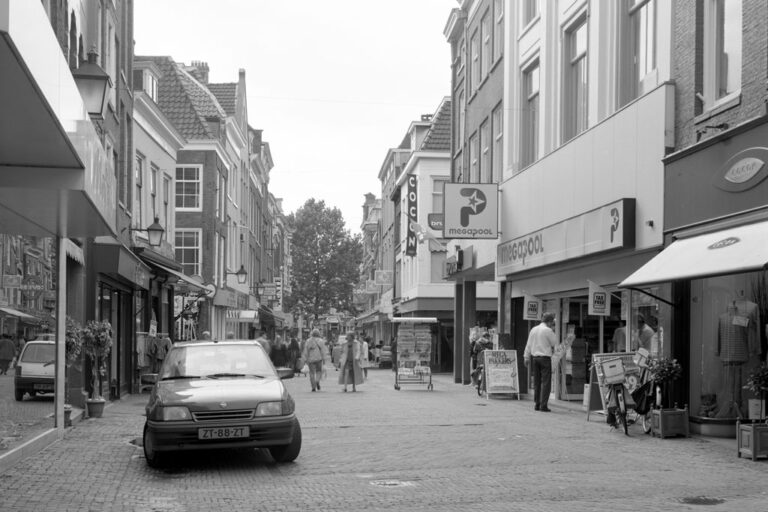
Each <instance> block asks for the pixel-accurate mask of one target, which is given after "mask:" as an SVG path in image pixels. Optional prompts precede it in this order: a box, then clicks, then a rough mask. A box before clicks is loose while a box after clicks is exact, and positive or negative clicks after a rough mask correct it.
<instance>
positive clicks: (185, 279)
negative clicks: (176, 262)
mask: <svg viewBox="0 0 768 512" xmlns="http://www.w3.org/2000/svg"><path fill="white" fill-rule="evenodd" d="M152 265H154V266H156V267H157V268H159V269H162V270H164V271H165V272H168V273H169V274H171V275H172V276H176V278H178V280H179V281H180V282H181V283H182V285H183V286H181V288H192V290H194V291H204V292H206V293H211V292H212V293H216V290H215V289H214V290H211V289H210V287H206V285H204V284H203V283H200V282H198V281H195V280H194V279H192V278H191V277H189V276H188V275H186V274H184V273H182V272H179V271H177V270H173V269H172V268H169V267H166V266H165V265H160V264H159V263H152Z"/></svg>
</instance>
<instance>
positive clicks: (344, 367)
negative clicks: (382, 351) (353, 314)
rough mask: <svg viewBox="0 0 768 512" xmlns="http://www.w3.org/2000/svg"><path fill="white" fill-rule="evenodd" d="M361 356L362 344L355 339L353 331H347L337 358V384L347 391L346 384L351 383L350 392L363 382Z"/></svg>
mask: <svg viewBox="0 0 768 512" xmlns="http://www.w3.org/2000/svg"><path fill="white" fill-rule="evenodd" d="M361 357H362V344H361V343H360V342H359V341H357V340H356V339H355V333H353V332H348V333H347V342H346V343H345V344H344V345H342V346H341V358H340V359H339V384H342V385H343V386H344V392H345V393H346V391H347V384H352V392H353V393H354V392H355V391H357V386H359V385H360V384H362V383H363V372H362V368H361V367H360V358H361Z"/></svg>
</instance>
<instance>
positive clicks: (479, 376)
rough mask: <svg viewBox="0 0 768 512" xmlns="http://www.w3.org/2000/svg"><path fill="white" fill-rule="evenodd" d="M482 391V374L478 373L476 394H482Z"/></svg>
mask: <svg viewBox="0 0 768 512" xmlns="http://www.w3.org/2000/svg"><path fill="white" fill-rule="evenodd" d="M483 391H485V386H484V385H483V374H482V373H480V375H478V376H477V396H483Z"/></svg>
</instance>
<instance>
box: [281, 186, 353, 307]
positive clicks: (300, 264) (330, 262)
mask: <svg viewBox="0 0 768 512" xmlns="http://www.w3.org/2000/svg"><path fill="white" fill-rule="evenodd" d="M289 222H290V223H291V224H292V226H293V229H294V232H293V236H292V240H291V255H292V258H293V280H292V282H291V287H292V289H293V290H292V293H291V296H290V297H288V298H287V302H288V303H287V304H286V309H288V310H290V309H291V308H292V307H293V306H294V305H295V304H297V303H299V302H301V303H302V304H303V307H304V311H305V312H306V313H308V314H310V315H312V316H314V317H315V318H317V316H319V315H322V314H326V313H327V312H328V311H329V309H330V308H336V309H337V310H340V311H349V312H350V313H353V314H354V312H355V311H354V309H353V305H352V291H353V290H354V288H355V285H356V283H357V281H358V274H359V269H360V264H361V263H362V258H363V244H362V241H361V239H360V235H354V236H353V235H351V234H350V232H349V230H347V229H344V218H343V217H342V215H341V211H340V210H339V209H338V208H328V207H326V205H325V201H317V200H315V199H309V200H307V202H306V203H304V205H303V206H302V207H301V208H299V209H298V210H297V211H296V212H295V213H293V214H291V215H290V216H289Z"/></svg>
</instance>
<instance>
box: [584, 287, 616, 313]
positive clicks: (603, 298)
mask: <svg viewBox="0 0 768 512" xmlns="http://www.w3.org/2000/svg"><path fill="white" fill-rule="evenodd" d="M587 282H588V283H589V309H588V314H590V315H598V316H609V315H610V314H611V301H610V298H609V296H608V290H606V289H605V288H603V287H602V286H598V285H597V283H593V282H592V281H589V280H587Z"/></svg>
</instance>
